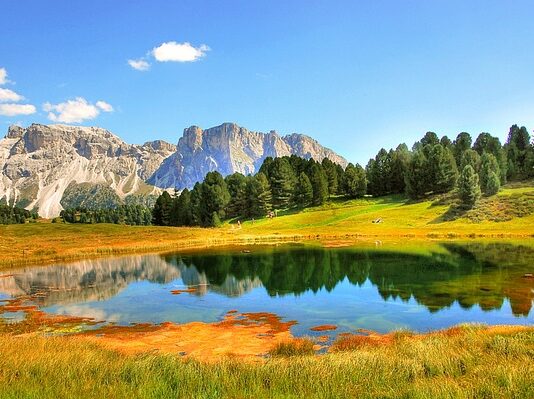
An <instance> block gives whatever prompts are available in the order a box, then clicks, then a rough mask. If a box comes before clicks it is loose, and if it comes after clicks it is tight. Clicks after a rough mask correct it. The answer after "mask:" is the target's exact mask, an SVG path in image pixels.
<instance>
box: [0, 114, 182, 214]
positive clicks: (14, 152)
mask: <svg viewBox="0 0 534 399" xmlns="http://www.w3.org/2000/svg"><path fill="white" fill-rule="evenodd" d="M174 148H175V147H174V146H172V145H171V144H168V143H164V142H152V143H146V144H144V145H142V146H140V145H130V144H127V143H125V142H123V141H122V140H120V139H119V138H118V137H117V136H115V135H113V134H112V133H110V132H108V131H107V130H104V129H100V128H93V127H74V126H63V125H50V126H47V125H38V124H33V125H31V126H30V127H28V128H27V129H22V128H19V127H10V128H9V131H8V134H7V136H6V138H5V139H3V140H1V141H0V170H1V171H2V173H1V175H0V199H4V200H5V201H6V202H8V203H17V204H19V205H21V206H24V207H26V208H28V209H33V208H37V209H38V210H39V213H40V215H41V216H44V217H53V216H56V215H58V214H59V212H60V211H61V210H62V209H63V207H62V206H61V200H62V198H63V195H64V193H65V191H66V190H67V188H68V187H69V186H71V185H72V184H73V183H74V184H81V183H91V184H103V185H105V186H108V187H110V188H112V189H113V191H114V192H115V193H117V195H118V196H119V197H120V198H125V197H127V196H129V195H133V194H139V193H144V194H147V193H154V194H157V193H158V190H156V188H155V187H151V186H148V185H147V184H146V183H145V181H146V180H147V179H148V177H149V176H150V175H152V174H153V173H154V171H155V170H156V169H157V168H158V167H159V166H160V164H161V162H162V161H163V160H164V159H165V158H166V157H168V156H169V155H170V154H171V153H172V152H173V151H174ZM71 187H72V186H71Z"/></svg>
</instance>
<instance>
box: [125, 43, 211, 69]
mask: <svg viewBox="0 0 534 399" xmlns="http://www.w3.org/2000/svg"><path fill="white" fill-rule="evenodd" d="M208 51H210V48H209V47H208V46H206V45H205V44H201V45H200V46H198V47H195V46H193V45H192V44H191V43H189V42H183V43H178V42H175V41H171V42H165V43H161V44H160V45H159V46H157V47H154V48H153V49H152V50H151V51H149V52H148V54H147V55H146V57H143V58H138V59H130V60H128V65H130V66H131V67H132V68H133V69H135V70H138V71H147V70H148V69H150V62H149V61H147V58H153V59H154V60H155V61H157V62H194V61H198V60H199V59H201V58H203V57H205V56H206V53H207V52H208Z"/></svg>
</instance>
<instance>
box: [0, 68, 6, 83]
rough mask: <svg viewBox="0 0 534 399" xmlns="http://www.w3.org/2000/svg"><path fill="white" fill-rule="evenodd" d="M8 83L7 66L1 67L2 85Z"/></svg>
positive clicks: (0, 80) (0, 77) (0, 79)
mask: <svg viewBox="0 0 534 399" xmlns="http://www.w3.org/2000/svg"><path fill="white" fill-rule="evenodd" d="M6 83H7V71H6V68H0V85H5V84H6Z"/></svg>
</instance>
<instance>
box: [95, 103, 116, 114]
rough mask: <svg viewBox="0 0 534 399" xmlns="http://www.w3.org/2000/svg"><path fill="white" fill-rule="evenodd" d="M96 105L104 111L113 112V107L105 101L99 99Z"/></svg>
mask: <svg viewBox="0 0 534 399" xmlns="http://www.w3.org/2000/svg"><path fill="white" fill-rule="evenodd" d="M96 106H97V107H98V108H100V109H101V110H102V111H104V112H113V107H112V106H111V104H108V103H107V102H105V101H102V100H100V101H97V102H96Z"/></svg>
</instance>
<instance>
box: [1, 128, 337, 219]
mask: <svg viewBox="0 0 534 399" xmlns="http://www.w3.org/2000/svg"><path fill="white" fill-rule="evenodd" d="M291 154H295V155H297V156H300V157H303V158H313V159H315V160H318V161H321V160H322V159H323V158H329V159H330V160H332V161H333V162H335V163H337V164H340V165H341V166H343V167H345V166H346V165H347V161H346V160H345V159H344V158H343V157H341V156H339V155H338V154H336V153H335V152H333V151H332V150H330V149H328V148H325V147H323V146H322V145H321V144H319V143H318V142H317V141H316V140H314V139H312V138H311V137H309V136H306V135H303V134H296V133H294V134H290V135H287V136H280V135H279V134H278V133H276V132H275V131H271V132H269V133H261V132H254V131H250V130H248V129H246V128H243V127H240V126H238V125H236V124H234V123H224V124H222V125H219V126H216V127H212V128H210V129H206V130H202V129H201V128H200V127H198V126H191V127H189V128H187V129H184V133H183V136H182V137H180V139H179V140H178V144H177V145H173V144H170V143H167V142H165V141H162V140H155V141H149V142H146V143H144V144H143V145H137V144H128V143H126V142H124V141H123V140H121V139H120V138H119V137H117V136H116V135H114V134H113V133H111V132H109V131H108V130H105V129H102V128H98V127H81V126H66V125H41V124H32V125H30V126H29V127H27V128H22V127H19V126H10V127H9V129H8V132H7V135H6V136H5V138H3V139H1V140H0V202H5V203H8V204H15V205H17V206H21V207H24V208H26V209H30V210H37V211H38V212H39V214H40V215H41V216H42V217H47V218H51V217H55V216H57V215H59V213H60V211H61V210H62V209H64V208H68V207H72V206H85V207H106V206H114V205H117V204H121V203H139V204H150V203H151V202H153V200H154V198H155V196H157V195H159V194H160V193H161V192H162V190H164V189H174V188H176V189H178V190H181V189H183V188H186V187H187V188H191V187H192V186H193V185H194V184H195V183H196V182H198V181H202V180H203V178H204V176H205V175H206V173H207V172H210V171H214V170H217V171H219V172H220V173H221V174H222V175H223V176H226V175H228V174H231V173H234V172H240V173H243V174H244V175H247V174H253V173H255V172H257V170H258V169H259V167H260V166H261V164H262V162H263V160H264V159H265V158H266V157H268V156H271V157H279V156H285V155H291Z"/></svg>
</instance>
